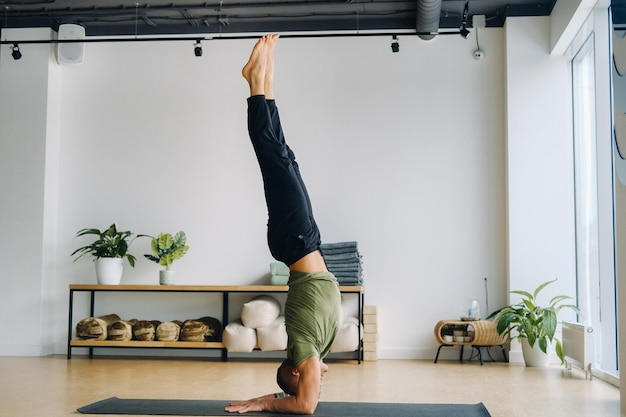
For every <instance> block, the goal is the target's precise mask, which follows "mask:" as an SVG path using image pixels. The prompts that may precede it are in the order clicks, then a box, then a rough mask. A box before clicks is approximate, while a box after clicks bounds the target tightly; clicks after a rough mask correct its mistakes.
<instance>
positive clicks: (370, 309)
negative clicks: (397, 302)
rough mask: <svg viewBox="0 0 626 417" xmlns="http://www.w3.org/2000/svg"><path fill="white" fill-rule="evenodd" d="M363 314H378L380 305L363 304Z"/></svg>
mask: <svg viewBox="0 0 626 417" xmlns="http://www.w3.org/2000/svg"><path fill="white" fill-rule="evenodd" d="M363 314H378V307H376V306H363Z"/></svg>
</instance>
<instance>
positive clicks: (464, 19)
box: [459, 0, 470, 39]
mask: <svg viewBox="0 0 626 417" xmlns="http://www.w3.org/2000/svg"><path fill="white" fill-rule="evenodd" d="M468 17H469V0H467V1H466V2H465V7H464V8H463V17H462V18H461V29H459V35H461V37H463V39H467V38H469V35H470V31H469V30H467V19H468Z"/></svg>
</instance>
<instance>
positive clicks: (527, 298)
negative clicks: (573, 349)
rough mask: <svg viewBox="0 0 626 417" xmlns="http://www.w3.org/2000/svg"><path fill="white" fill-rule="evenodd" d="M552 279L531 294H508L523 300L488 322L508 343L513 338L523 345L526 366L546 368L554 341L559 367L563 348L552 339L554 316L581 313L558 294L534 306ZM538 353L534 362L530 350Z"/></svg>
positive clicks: (493, 315)
mask: <svg viewBox="0 0 626 417" xmlns="http://www.w3.org/2000/svg"><path fill="white" fill-rule="evenodd" d="M555 281H556V279H555V280H552V281H547V282H544V283H543V284H541V285H539V287H537V289H535V291H534V292H533V293H532V294H531V293H529V292H527V291H520V290H516V291H511V294H518V295H521V296H522V301H520V302H519V303H517V304H513V305H509V306H506V307H503V308H501V309H500V310H497V311H495V312H494V313H492V314H491V315H490V316H489V317H488V319H493V320H495V321H496V329H497V331H498V333H499V334H500V335H506V336H507V339H508V341H511V340H513V339H515V338H517V339H520V342H521V343H522V352H523V354H524V361H525V362H526V366H545V365H547V364H548V362H549V356H548V347H549V346H550V344H551V343H552V342H553V341H554V342H555V352H556V354H557V356H558V357H559V359H560V360H561V364H562V363H564V357H563V345H562V344H561V341H560V340H559V339H557V338H556V337H554V334H555V333H556V327H557V315H558V313H559V311H561V310H562V309H564V308H568V309H571V310H573V311H575V312H576V313H578V312H579V311H580V310H579V309H578V307H577V306H575V305H573V304H564V302H566V301H567V300H570V299H571V298H572V297H570V296H568V295H557V296H555V297H553V298H552V299H551V300H550V303H549V304H548V306H547V307H541V306H539V305H538V304H537V297H538V296H539V293H540V292H541V291H542V290H543V289H544V288H545V287H547V286H548V285H550V284H552V283H553V282H555ZM537 347H538V348H539V351H540V354H539V357H538V358H536V360H533V356H532V355H533V353H532V352H533V351H534V352H535V353H537Z"/></svg>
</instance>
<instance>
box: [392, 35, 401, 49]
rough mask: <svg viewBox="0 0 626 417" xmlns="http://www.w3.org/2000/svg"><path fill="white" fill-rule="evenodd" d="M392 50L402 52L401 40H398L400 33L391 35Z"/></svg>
mask: <svg viewBox="0 0 626 417" xmlns="http://www.w3.org/2000/svg"><path fill="white" fill-rule="evenodd" d="M391 52H394V53H395V52H400V42H398V35H393V36H392V37H391Z"/></svg>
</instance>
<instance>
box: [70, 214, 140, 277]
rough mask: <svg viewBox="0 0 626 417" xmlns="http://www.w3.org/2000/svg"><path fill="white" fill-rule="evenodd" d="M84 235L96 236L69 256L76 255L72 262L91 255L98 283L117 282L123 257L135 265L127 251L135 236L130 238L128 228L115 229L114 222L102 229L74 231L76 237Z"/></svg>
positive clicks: (122, 267)
mask: <svg viewBox="0 0 626 417" xmlns="http://www.w3.org/2000/svg"><path fill="white" fill-rule="evenodd" d="M86 235H95V236H97V238H96V240H94V241H93V242H92V243H90V244H89V245H85V246H82V247H80V248H78V249H76V250H75V251H74V252H72V255H70V256H74V255H78V256H77V257H76V259H74V262H76V261H77V260H78V259H80V258H81V257H82V256H84V255H86V254H90V255H93V256H94V258H95V259H94V261H95V263H96V278H97V279H98V284H102V285H115V284H119V283H120V281H121V279H122V272H123V269H124V265H123V262H124V258H126V259H127V260H128V263H129V264H130V266H131V267H134V266H135V261H136V258H135V257H134V256H133V255H131V254H130V253H129V252H128V248H129V247H130V245H131V243H132V242H133V240H134V239H136V237H135V238H133V239H131V237H132V235H133V233H132V232H130V231H129V230H126V231H119V230H117V226H116V225H115V223H113V224H112V225H111V226H110V227H109V228H108V229H106V230H103V231H100V230H99V229H82V230H79V231H78V232H77V233H76V237H81V236H86Z"/></svg>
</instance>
